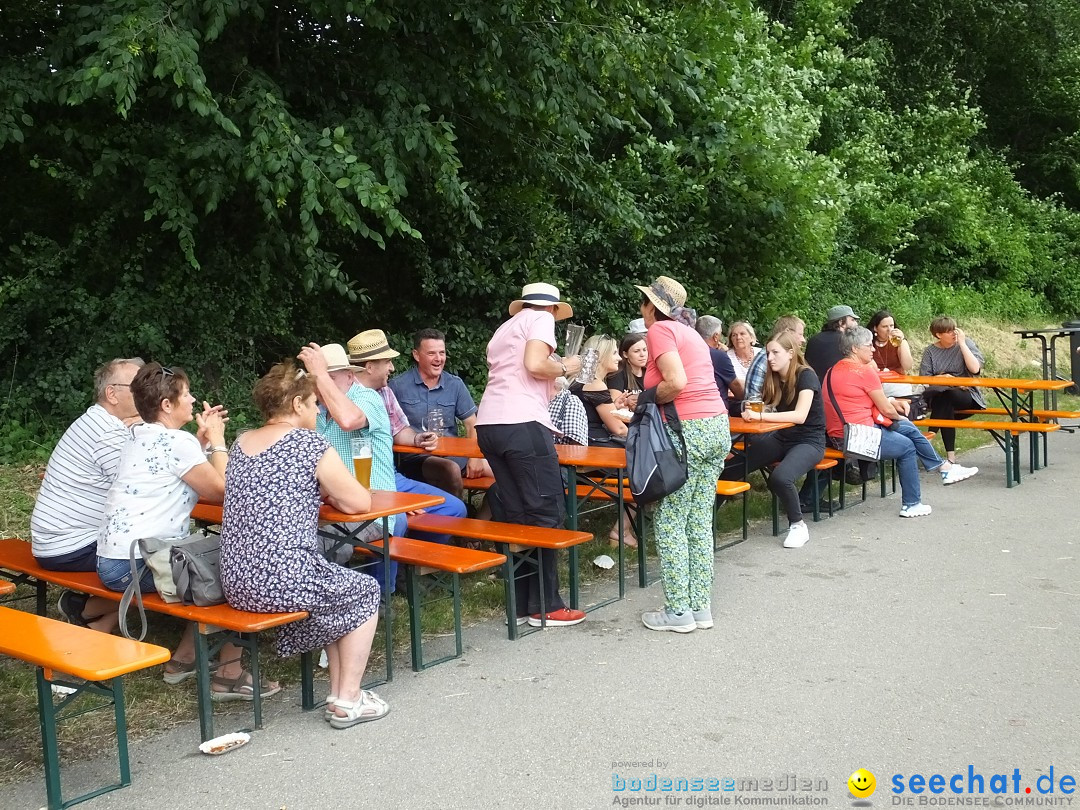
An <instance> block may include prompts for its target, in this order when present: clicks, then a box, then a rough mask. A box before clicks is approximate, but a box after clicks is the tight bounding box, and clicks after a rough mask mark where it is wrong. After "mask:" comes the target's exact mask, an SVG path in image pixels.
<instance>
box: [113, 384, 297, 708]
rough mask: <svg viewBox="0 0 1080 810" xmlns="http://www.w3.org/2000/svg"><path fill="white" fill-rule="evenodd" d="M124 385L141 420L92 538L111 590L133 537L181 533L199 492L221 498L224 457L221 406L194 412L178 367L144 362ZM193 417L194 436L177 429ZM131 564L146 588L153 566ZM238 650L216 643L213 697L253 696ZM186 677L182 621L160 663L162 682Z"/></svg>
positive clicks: (190, 661)
mask: <svg viewBox="0 0 1080 810" xmlns="http://www.w3.org/2000/svg"><path fill="white" fill-rule="evenodd" d="M130 388H131V396H132V399H133V400H134V401H135V408H136V410H138V412H139V416H141V417H142V419H143V422H142V423H141V424H136V425H132V426H131V427H130V428H129V430H130V431H131V438H130V439H129V440H128V442H127V444H125V445H124V449H123V451H122V453H121V455H120V464H119V468H118V470H117V474H116V480H115V481H114V482H113V485H112V488H111V489H110V490H109V494H108V496H107V498H106V500H105V525H104V526H103V527H102V530H101V536H100V537H99V538H98V551H97V554H98V561H97V572H98V576H99V577H101V581H102V583H103V584H104V585H105V587H106V588H109V589H110V590H113V591H123V590H126V589H127V587H128V585H129V584H130V583H131V579H132V577H131V566H130V562H129V557H130V554H131V547H132V544H133V543H134V542H136V541H138V540H169V539H173V538H175V539H180V538H184V537H187V536H188V534H189V524H190V522H191V510H192V508H193V507H194V506H195V504H196V502H198V501H199V499H200V498H201V499H202V500H205V501H208V502H210V503H221V501H222V498H223V497H224V495H225V477H224V475H225V465H226V463H227V460H228V459H227V456H226V453H227V452H228V451H227V450H226V448H225V421H226V414H227V411H223V410H222V409H221V408H220V406H219V407H214V408H211V407H210V405H209V404H208V403H206V402H204V403H203V410H202V413H198V414H196V413H194V411H193V407H192V406H193V404H194V402H195V397H193V396H192V395H191V392H190V391H189V390H188V377H187V374H185V373H184V370H183V369H180V368H166V367H164V366H162V365H161V363H147V364H146V365H145V366H143V367H142V368H141V369H139V371H138V373H137V374H136V375H135V377H134V378H133V379H132V381H131V386H130ZM193 416H194V419H195V421H196V423H197V424H198V426H199V429H198V432H197V433H195V435H192V434H191V433H188V432H187V431H185V430H182V429H181V428H183V427H184V425H186V424H187V423H188V422H190V421H191V420H192V417H193ZM204 447H205V448H206V450H207V451H208V452H209V453H210V456H209V460H207V457H206V456H205V455H204V454H203V448H204ZM135 567H136V571H137V573H138V575H139V589H140V590H141V591H142V592H143V593H154V592H155V591H156V588H155V586H154V576H153V572H151V570H150V569H149V568H148V567H147V566H146V563H145V562H143V560H141V559H138V560H137V561H136V564H135ZM240 652H241V651H240V648H239V647H237V646H235V645H233V644H226V645H224V646H223V647H222V648H221V655H220V662H221V663H220V665H219V666H218V668H217V670H216V672H215V674H214V678H213V683H212V685H211V692H212V693H211V697H212V698H213V699H214V700H218V701H228V700H252V699H254V696H255V695H254V688H253V686H252V683H251V675H250V673H248V672H247V671H246V670H244V669H243V667H242V666H241V663H240ZM194 675H195V636H194V633H193V628H192V626H191V625H190V624H189V625H188V626H187V627H186V628H185V629H184V635H183V637H182V638H181V639H180V645H179V646H178V647H177V648H176V652H175V653H173V657H172V660H171V661H169V663H167V664H166V665H165V683H169V684H178V683H181V682H183V681H185V680H187V679H188V678H191V677H193V676H194ZM280 689H281V687H280V686H278V685H277V684H263V685H262V690H261V691H262V696H263V697H269V696H270V695H273V694H275V693H277V692H278V691H280Z"/></svg>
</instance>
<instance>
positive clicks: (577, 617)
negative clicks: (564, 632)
mask: <svg viewBox="0 0 1080 810" xmlns="http://www.w3.org/2000/svg"><path fill="white" fill-rule="evenodd" d="M544 620H545V623H546V624H547V626H548V627H569V626H570V625H572V624H581V623H582V622H583V621H585V611H583V610H571V609H570V608H563V609H562V610H553V611H551V613H549V614H547V615H546V616H545V617H544ZM529 624H530V626H532V627H540V626H541V625H540V614H539V613H534V614H533V615H532V616H530V617H529Z"/></svg>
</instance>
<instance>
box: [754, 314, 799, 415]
mask: <svg viewBox="0 0 1080 810" xmlns="http://www.w3.org/2000/svg"><path fill="white" fill-rule="evenodd" d="M769 343H777V344H779V345H780V348H782V349H784V350H786V351H789V352H791V362H790V363H788V367H787V371H785V372H784V373H783V375H781V374H778V373H776V372H775V371H773V370H772V369H771V368H770V367H769V366H768V361H766V365H765V385H764V387H763V388H762V389H761V401H762V402H764V403H765V404H766V405H772V406H774V407H775V406H778V405H779V404H780V403H781V402H788V401H793V400H794V399H795V382H796V380H797V379H798V377H799V372H800V371H802V370H803V369H804V368H810V366H808V365H807V363H806V359H805V358H804V357H803V353H802V347H801V346H800V345H799V338H798V336H797V335H796V334H795V333H794V332H790V331H785V332H781V333H780V334H779V335H774V336H773V337H772V339H771V340H770V341H769ZM765 350H766V351H768V346H766V347H765Z"/></svg>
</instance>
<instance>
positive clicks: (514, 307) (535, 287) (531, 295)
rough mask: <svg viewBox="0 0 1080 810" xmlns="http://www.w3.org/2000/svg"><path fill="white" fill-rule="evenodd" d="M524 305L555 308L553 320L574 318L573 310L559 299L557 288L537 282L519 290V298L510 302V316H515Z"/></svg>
mask: <svg viewBox="0 0 1080 810" xmlns="http://www.w3.org/2000/svg"><path fill="white" fill-rule="evenodd" d="M526 304H533V305H534V306H538V307H552V306H553V307H555V308H556V309H555V320H557V321H565V320H566V319H567V318H573V317H574V310H573V307H571V306H570V305H569V304H568V303H566V302H565V301H563V300H561V299H560V298H559V288H558V287H556V286H554V285H552V284H544V283H543V282H538V283H536V284H526V285H525V286H524V287H522V288H521V298H518V299H517V300H515V301H511V302H510V314H511V315H517V314H518V313H519V312H521V308H522V307H523V306H525V305H526Z"/></svg>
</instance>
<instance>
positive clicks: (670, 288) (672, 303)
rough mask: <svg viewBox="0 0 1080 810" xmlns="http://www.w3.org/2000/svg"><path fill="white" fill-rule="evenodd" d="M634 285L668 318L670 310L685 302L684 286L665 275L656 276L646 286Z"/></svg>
mask: <svg viewBox="0 0 1080 810" xmlns="http://www.w3.org/2000/svg"><path fill="white" fill-rule="evenodd" d="M634 286H635V287H637V288H638V289H639V290H641V291H642V292H643V293H645V297H646V298H648V299H649V300H650V301H652V304H653V306H654V307H656V308H657V310H659V311H660V312H662V313H664V314H665V315H667V316H668V317H669V318H670V317H671V310H673V309H675V307H681V306H683V305H684V304H685V303H686V288H685V287H683V285H682V284H680V283H679V282H677V281H676V280H675V279H673V278H668V277H667V276H657V277H656V281H654V282H653V283H652V284H650V285H649V286H648V287H642V286H641V285H640V284H635V285H634Z"/></svg>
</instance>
